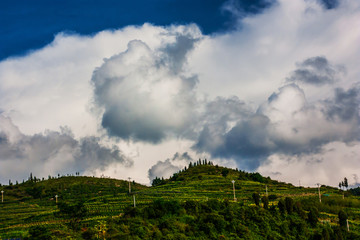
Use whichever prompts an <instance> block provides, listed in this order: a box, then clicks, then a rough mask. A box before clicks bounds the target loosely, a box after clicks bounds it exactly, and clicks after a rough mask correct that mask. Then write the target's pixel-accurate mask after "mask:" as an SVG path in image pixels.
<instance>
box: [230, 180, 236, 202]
mask: <svg viewBox="0 0 360 240" xmlns="http://www.w3.org/2000/svg"><path fill="white" fill-rule="evenodd" d="M231 182H232V184H233V192H234V202H236V197H235V181H234V180H232V181H231Z"/></svg>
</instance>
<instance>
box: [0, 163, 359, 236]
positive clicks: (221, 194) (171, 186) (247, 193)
mask: <svg viewBox="0 0 360 240" xmlns="http://www.w3.org/2000/svg"><path fill="white" fill-rule="evenodd" d="M254 176H255V177H258V175H249V174H247V173H244V172H241V171H236V170H230V169H225V168H222V167H218V166H210V165H200V166H197V167H193V168H190V169H187V170H186V171H182V172H180V173H178V174H176V175H174V177H172V178H170V179H167V180H164V181H163V182H162V183H161V184H159V185H157V186H153V187H147V186H143V185H140V184H137V183H134V182H131V187H132V193H131V194H129V192H128V182H127V181H122V180H116V179H108V178H94V177H73V176H68V177H60V178H52V179H49V180H45V181H40V182H36V183H34V182H30V181H28V182H25V183H23V184H19V185H14V186H3V187H2V189H3V190H4V202H3V203H1V205H0V239H10V238H20V237H22V236H26V234H27V232H28V229H29V228H30V227H32V226H40V225H44V226H51V228H52V229H57V230H58V231H64V234H66V231H68V230H67V227H66V224H69V222H71V221H72V219H68V218H66V217H64V216H62V215H59V208H58V206H57V203H56V200H55V198H54V196H55V195H58V204H60V203H61V202H67V203H75V202H77V201H79V200H81V201H83V202H84V207H85V209H86V212H87V213H86V215H85V216H84V217H83V218H82V219H81V224H82V226H83V227H85V228H86V226H88V225H94V224H96V223H98V222H99V221H100V220H102V219H106V218H108V217H116V216H120V215H121V214H122V213H123V212H124V209H125V208H126V207H128V206H131V205H133V204H134V198H135V202H136V206H144V205H147V204H149V203H151V202H153V201H154V200H156V199H159V198H161V199H169V200H172V199H176V200H179V201H180V202H184V201H188V200H195V201H208V200H209V199H218V200H220V201H224V200H229V201H233V198H234V195H233V185H232V182H231V180H235V185H234V186H235V193H236V198H237V202H239V203H241V204H244V205H254V203H253V199H252V195H253V194H254V193H259V194H260V195H261V196H264V195H266V189H267V195H268V196H269V199H270V205H277V204H278V201H279V199H281V198H284V197H291V198H293V199H294V200H298V201H301V200H302V199H307V200H309V199H310V200H312V201H313V202H314V204H317V206H318V207H319V209H320V210H321V209H322V210H321V214H320V221H321V222H322V223H323V224H330V225H336V224H338V218H337V211H338V210H339V209H346V211H347V212H348V213H351V214H349V215H351V217H350V218H349V224H350V226H351V229H352V230H353V231H359V232H360V200H359V198H357V197H353V196H351V197H350V196H347V197H346V198H345V199H344V200H343V199H342V198H343V197H342V196H343V192H342V191H340V190H338V189H335V188H332V187H325V186H322V187H321V193H322V194H323V195H322V198H323V202H322V204H320V203H318V192H317V191H318V189H317V188H304V187H295V186H293V185H291V184H286V183H281V182H277V181H273V180H271V179H269V178H263V177H261V178H260V180H261V181H255V180H251V177H254ZM244 178H245V179H244ZM246 178H247V179H246ZM249 178H250V179H249ZM334 201H335V202H337V203H340V206H339V207H338V208H336V209H335V210H334V211H332V210H331V207H327V206H328V205H329V206H330V205H331V203H332V202H334ZM328 208H329V209H328ZM62 229H63V230H62Z"/></svg>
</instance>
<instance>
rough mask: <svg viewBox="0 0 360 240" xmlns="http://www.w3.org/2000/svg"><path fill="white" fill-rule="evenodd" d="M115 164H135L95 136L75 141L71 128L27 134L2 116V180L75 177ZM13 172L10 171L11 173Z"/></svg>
mask: <svg viewBox="0 0 360 240" xmlns="http://www.w3.org/2000/svg"><path fill="white" fill-rule="evenodd" d="M112 163H121V164H123V165H124V166H126V167H129V166H131V165H132V161H131V160H130V159H128V158H126V157H125V156H124V155H123V154H122V153H121V151H120V150H119V149H118V147H116V146H113V147H112V148H108V147H105V146H102V145H101V144H100V143H99V139H98V138H95V137H84V138H81V139H80V140H76V139H74V136H73V135H72V133H71V131H70V129H68V128H61V131H60V132H56V131H50V130H48V131H45V133H44V134H35V135H24V134H22V133H21V132H20V131H19V129H18V128H17V127H16V126H15V125H14V124H13V123H12V121H11V119H10V118H7V117H4V116H2V115H0V176H1V179H0V181H2V182H3V181H6V180H8V179H12V180H13V181H14V180H22V179H24V178H25V179H26V177H27V176H28V175H29V173H30V172H32V173H33V174H34V175H36V176H38V177H39V176H45V177H46V176H47V175H48V174H49V175H57V173H60V174H68V173H70V174H74V173H75V172H81V173H82V172H84V171H93V170H96V169H104V168H106V167H107V166H109V165H110V164H112ZM9 169H11V171H9Z"/></svg>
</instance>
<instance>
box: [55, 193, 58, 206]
mask: <svg viewBox="0 0 360 240" xmlns="http://www.w3.org/2000/svg"><path fill="white" fill-rule="evenodd" d="M57 198H58V195H55V202H56V205H57Z"/></svg>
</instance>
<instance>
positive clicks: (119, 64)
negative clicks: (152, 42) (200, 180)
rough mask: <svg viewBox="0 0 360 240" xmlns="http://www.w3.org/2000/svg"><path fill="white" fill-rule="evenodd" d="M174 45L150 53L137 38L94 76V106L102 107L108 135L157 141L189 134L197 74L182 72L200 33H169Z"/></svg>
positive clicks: (190, 29) (193, 28) (192, 30)
mask: <svg viewBox="0 0 360 240" xmlns="http://www.w3.org/2000/svg"><path fill="white" fill-rule="evenodd" d="M167 34H168V35H173V36H174V39H175V41H173V42H170V43H167V44H165V47H162V48H160V49H155V50H153V49H151V48H150V47H149V46H148V45H147V44H146V43H144V42H142V41H138V40H134V41H131V42H129V44H128V49H127V50H126V51H125V52H123V53H120V54H118V55H114V56H113V57H111V58H109V59H106V60H105V62H104V64H103V65H102V66H101V67H100V68H98V69H96V71H95V72H94V74H93V77H92V83H93V85H94V93H95V103H96V104H97V106H99V107H100V108H102V109H103V111H104V113H103V115H102V126H103V127H104V128H105V129H107V131H108V133H109V134H110V135H112V136H117V137H120V138H122V139H127V140H134V141H146V142H151V143H158V142H160V141H162V140H163V139H164V138H166V136H167V135H168V134H175V135H181V134H183V133H184V132H186V131H187V129H188V128H189V124H191V118H192V117H193V115H194V114H195V111H194V106H196V99H195V95H194V91H193V90H194V87H195V85H196V83H197V81H198V80H197V77H196V76H195V75H187V72H186V71H185V70H184V68H185V63H186V57H187V54H188V52H189V51H191V50H192V49H193V48H194V44H195V43H196V41H198V37H199V34H200V33H199V30H198V29H197V27H196V26H193V25H191V26H188V27H186V28H184V29H182V31H181V32H172V31H169V32H168V33H167Z"/></svg>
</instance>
